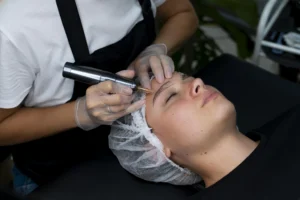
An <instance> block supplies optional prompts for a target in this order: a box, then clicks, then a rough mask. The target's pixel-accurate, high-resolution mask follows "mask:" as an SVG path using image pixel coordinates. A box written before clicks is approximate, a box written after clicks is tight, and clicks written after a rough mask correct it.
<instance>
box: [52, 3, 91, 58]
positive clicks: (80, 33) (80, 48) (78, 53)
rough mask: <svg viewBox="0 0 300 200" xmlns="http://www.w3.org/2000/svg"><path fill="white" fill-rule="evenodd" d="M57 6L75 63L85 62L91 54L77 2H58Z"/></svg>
mask: <svg viewBox="0 0 300 200" xmlns="http://www.w3.org/2000/svg"><path fill="white" fill-rule="evenodd" d="M56 4H57V7H58V11H59V14H60V17H61V20H62V23H63V26H64V29H65V32H66V34H67V38H68V41H69V45H70V47H71V50H72V53H73V56H74V58H75V62H81V61H84V60H85V59H86V58H87V57H88V56H89V55H90V53H89V48H88V45H87V42H86V38H85V34H84V30H83V27H82V24H81V20H80V16H79V12H78V9H77V6H76V2H75V0H56Z"/></svg>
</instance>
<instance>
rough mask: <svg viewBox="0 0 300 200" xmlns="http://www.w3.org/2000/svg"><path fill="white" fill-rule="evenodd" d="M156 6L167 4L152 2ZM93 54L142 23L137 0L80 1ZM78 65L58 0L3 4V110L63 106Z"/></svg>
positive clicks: (0, 33) (0, 63) (0, 89)
mask: <svg viewBox="0 0 300 200" xmlns="http://www.w3.org/2000/svg"><path fill="white" fill-rule="evenodd" d="M151 2H152V8H153V12H154V15H156V7H158V6H160V5H161V4H163V3H164V2H165V0H151ZM76 3H77V6H78V11H79V14H80V17H81V21H82V25H83V29H84V32H85V36H86V39H87V43H88V46H89V51H90V52H91V53H92V52H94V51H95V50H97V49H99V48H102V47H105V46H107V45H110V44H112V43H115V42H117V41H119V40H120V39H122V38H123V37H124V36H125V35H126V34H127V33H128V32H129V31H130V30H131V29H132V28H133V27H134V25H135V24H136V23H138V22H139V21H141V20H142V19H143V16H142V13H141V7H140V4H139V2H138V0H76ZM65 62H74V57H73V54H72V51H71V49H70V46H69V43H68V39H67V36H66V34H65V30H64V28H63V25H62V22H61V19H60V15H59V12H58V9H57V5H56V1H55V0H1V1H0V108H13V107H16V106H18V105H19V104H20V103H22V102H23V103H24V105H25V106H27V107H45V106H53V105H58V104H62V103H64V102H66V101H68V100H69V99H70V98H71V97H72V94H73V85H74V81H73V80H70V79H65V78H64V77H62V69H63V65H64V64H65Z"/></svg>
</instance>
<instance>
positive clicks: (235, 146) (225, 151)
mask: <svg viewBox="0 0 300 200" xmlns="http://www.w3.org/2000/svg"><path fill="white" fill-rule="evenodd" d="M223 135H224V137H223V138H222V139H220V141H219V142H218V143H217V144H216V145H214V146H213V147H212V148H210V149H209V150H207V151H205V152H201V153H198V154H197V155H196V156H195V157H194V158H195V159H194V162H193V167H192V169H193V171H195V172H196V173H198V174H199V175H200V176H201V177H202V178H203V180H204V182H205V185H206V187H209V186H211V185H213V184H214V183H216V182H217V181H219V180H220V179H221V178H223V177H224V176H226V175H227V174H229V173H230V172H231V171H232V170H234V169H235V168H236V167H237V166H238V165H239V164H241V163H242V162H243V161H244V160H245V159H246V158H247V157H248V156H249V155H250V154H251V153H252V152H253V150H254V149H255V148H256V147H257V145H258V143H257V142H254V141H253V140H251V139H249V138H248V137H247V136H245V135H243V134H241V133H240V132H238V131H232V132H230V133H225V134H223Z"/></svg>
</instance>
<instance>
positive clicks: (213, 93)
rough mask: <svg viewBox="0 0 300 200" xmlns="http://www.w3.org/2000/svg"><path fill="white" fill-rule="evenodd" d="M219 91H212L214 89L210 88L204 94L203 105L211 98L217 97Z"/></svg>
mask: <svg viewBox="0 0 300 200" xmlns="http://www.w3.org/2000/svg"><path fill="white" fill-rule="evenodd" d="M217 96H218V93H217V92H216V91H212V90H208V91H206V92H205V93H204V94H203V103H202V107H203V106H204V105H205V104H207V103H208V102H210V101H211V100H213V99H215V98H217Z"/></svg>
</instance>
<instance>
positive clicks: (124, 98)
mask: <svg viewBox="0 0 300 200" xmlns="http://www.w3.org/2000/svg"><path fill="white" fill-rule="evenodd" d="M117 74H119V75H121V76H124V77H127V78H133V77H134V71H132V70H124V71H120V72H118V73H117ZM133 98H134V96H133V91H132V89H131V88H129V87H126V86H124V85H121V84H117V83H114V82H112V81H105V82H101V83H99V84H97V85H93V86H90V87H89V88H88V89H87V91H86V96H84V97H81V98H78V99H77V100H76V103H75V121H76V124H77V126H78V127H80V128H81V129H83V130H85V131H88V130H91V129H94V128H96V127H98V126H100V125H111V124H112V123H113V122H114V121H115V120H117V119H119V118H120V117H123V116H124V115H127V114H129V113H131V112H134V111H136V110H138V109H140V108H141V107H142V106H143V104H144V100H140V101H137V102H134V103H132V100H133Z"/></svg>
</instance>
